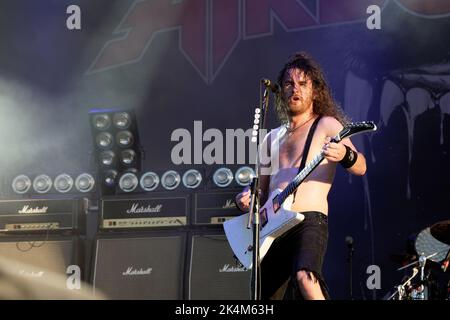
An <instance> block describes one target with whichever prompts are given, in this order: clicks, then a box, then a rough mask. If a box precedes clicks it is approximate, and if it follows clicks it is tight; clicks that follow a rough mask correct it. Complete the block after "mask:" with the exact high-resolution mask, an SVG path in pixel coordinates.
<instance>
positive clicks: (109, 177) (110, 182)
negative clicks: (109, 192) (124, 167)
mask: <svg viewBox="0 0 450 320" xmlns="http://www.w3.org/2000/svg"><path fill="white" fill-rule="evenodd" d="M118 174H119V173H118V172H117V170H114V169H111V170H108V171H106V172H105V173H104V176H103V183H104V185H105V186H106V187H108V188H112V187H114V186H115V184H116V179H117V176H118Z"/></svg>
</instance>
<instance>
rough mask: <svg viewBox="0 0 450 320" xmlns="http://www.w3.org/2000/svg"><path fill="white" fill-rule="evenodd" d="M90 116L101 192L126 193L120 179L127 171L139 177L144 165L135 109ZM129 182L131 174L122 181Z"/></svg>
mask: <svg viewBox="0 0 450 320" xmlns="http://www.w3.org/2000/svg"><path fill="white" fill-rule="evenodd" d="M89 114H90V118H91V123H92V126H91V131H92V137H93V141H94V145H95V150H94V151H95V161H96V165H97V177H98V181H101V185H100V188H101V193H102V194H114V193H116V192H122V191H124V190H121V189H120V186H119V184H118V183H119V181H120V179H119V177H122V175H123V174H124V173H126V172H134V173H135V174H136V176H138V173H139V171H140V170H141V166H142V163H141V159H142V150H141V147H140V145H139V135H138V131H137V121H136V119H135V115H134V112H133V111H132V110H92V111H91V112H90V113H89ZM103 124H104V125H103ZM128 179H129V175H126V176H125V178H124V180H122V181H123V183H125V182H127V181H128ZM138 182H139V181H138ZM125 189H126V190H129V188H128V187H125ZM126 192H129V191H126Z"/></svg>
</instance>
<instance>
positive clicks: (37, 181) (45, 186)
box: [33, 174, 52, 193]
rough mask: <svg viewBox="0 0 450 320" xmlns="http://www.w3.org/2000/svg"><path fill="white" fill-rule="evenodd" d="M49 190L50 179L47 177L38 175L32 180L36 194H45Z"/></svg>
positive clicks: (50, 186)
mask: <svg viewBox="0 0 450 320" xmlns="http://www.w3.org/2000/svg"><path fill="white" fill-rule="evenodd" d="M51 188H52V179H51V178H50V177H49V176H48V175H46V174H41V175H38V176H37V177H36V178H34V180H33V189H34V191H36V192H37V193H47V192H49V191H50V189H51Z"/></svg>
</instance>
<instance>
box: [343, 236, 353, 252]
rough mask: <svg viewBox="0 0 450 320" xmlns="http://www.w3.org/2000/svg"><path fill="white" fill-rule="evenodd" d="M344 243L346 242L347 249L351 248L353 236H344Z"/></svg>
mask: <svg viewBox="0 0 450 320" xmlns="http://www.w3.org/2000/svg"><path fill="white" fill-rule="evenodd" d="M345 243H346V244H347V247H348V248H349V249H352V250H353V238H352V237H351V236H346V237H345Z"/></svg>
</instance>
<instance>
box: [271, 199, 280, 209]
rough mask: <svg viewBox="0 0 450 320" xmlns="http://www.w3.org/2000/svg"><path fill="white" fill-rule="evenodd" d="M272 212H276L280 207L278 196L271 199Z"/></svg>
mask: <svg viewBox="0 0 450 320" xmlns="http://www.w3.org/2000/svg"><path fill="white" fill-rule="evenodd" d="M272 207H273V212H277V211H278V210H279V209H280V202H279V201H278V196H276V197H275V198H273V199H272Z"/></svg>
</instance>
